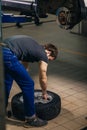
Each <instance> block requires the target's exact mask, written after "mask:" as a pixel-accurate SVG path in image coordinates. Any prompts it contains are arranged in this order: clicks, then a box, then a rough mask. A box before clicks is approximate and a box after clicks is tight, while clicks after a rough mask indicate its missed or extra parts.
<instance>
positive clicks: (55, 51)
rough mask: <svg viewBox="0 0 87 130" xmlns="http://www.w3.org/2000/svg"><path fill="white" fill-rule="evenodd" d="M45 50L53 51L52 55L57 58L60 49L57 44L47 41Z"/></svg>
mask: <svg viewBox="0 0 87 130" xmlns="http://www.w3.org/2000/svg"><path fill="white" fill-rule="evenodd" d="M44 48H45V50H48V51H51V54H50V56H52V57H54V59H56V58H57V55H58V49H57V47H56V46H55V45H53V44H51V43H47V44H45V45H44Z"/></svg>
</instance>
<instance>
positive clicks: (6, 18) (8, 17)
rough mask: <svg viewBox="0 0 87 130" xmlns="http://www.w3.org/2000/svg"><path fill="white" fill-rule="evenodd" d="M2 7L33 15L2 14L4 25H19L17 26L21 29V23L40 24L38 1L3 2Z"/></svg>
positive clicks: (15, 0)
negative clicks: (32, 22) (29, 12)
mask: <svg viewBox="0 0 87 130" xmlns="http://www.w3.org/2000/svg"><path fill="white" fill-rule="evenodd" d="M2 7H3V8H4V9H5V8H10V9H11V8H12V9H14V10H17V11H21V10H22V11H23V10H25V9H26V10H27V11H31V14H32V15H30V16H29V15H28V16H27V15H20V14H19V15H14V14H12V13H11V14H9V13H2V22H3V23H17V26H18V27H20V23H24V22H31V21H34V23H35V24H36V25H39V24H40V20H39V16H38V11H37V0H21V1H18V0H2Z"/></svg>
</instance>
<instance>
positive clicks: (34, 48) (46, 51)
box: [2, 35, 58, 127]
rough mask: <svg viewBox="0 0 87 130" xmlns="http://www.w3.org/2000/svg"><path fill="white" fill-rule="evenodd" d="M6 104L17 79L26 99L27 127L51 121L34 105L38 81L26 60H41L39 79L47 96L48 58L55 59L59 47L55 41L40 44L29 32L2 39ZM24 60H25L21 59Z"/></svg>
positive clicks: (39, 61)
mask: <svg viewBox="0 0 87 130" xmlns="http://www.w3.org/2000/svg"><path fill="white" fill-rule="evenodd" d="M2 52H3V63H4V77H5V91H6V107H7V105H8V98H9V94H10V90H11V87H12V83H13V80H15V81H16V83H17V84H18V85H19V87H20V89H21V91H22V93H23V99H24V110H25V123H24V124H25V125H24V126H25V127H28V126H30V125H31V126H36V127H40V126H44V125H46V124H47V121H45V120H42V119H40V118H38V117H37V116H36V112H35V105H34V81H33V80H32V78H31V77H30V75H29V72H28V71H27V70H26V68H25V66H24V65H23V64H22V62H24V64H25V65H26V66H27V64H26V63H29V62H38V63H39V80H40V86H41V89H42V97H43V98H44V100H47V98H48V96H47V75H46V73H47V67H48V61H49V60H50V61H52V60H55V59H56V58H57V55H58V49H57V47H56V46H54V45H53V44H50V43H48V44H46V45H39V44H38V43H37V41H36V40H34V39H33V38H32V37H30V36H26V35H15V36H12V37H9V38H7V39H5V40H3V43H2ZM20 61H22V62H20Z"/></svg>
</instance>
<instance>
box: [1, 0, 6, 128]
mask: <svg viewBox="0 0 87 130" xmlns="http://www.w3.org/2000/svg"><path fill="white" fill-rule="evenodd" d="M1 15H2V14H1V0H0V42H2V16H1ZM4 92H5V91H4V75H3V58H2V49H1V47H0V130H5V93H4Z"/></svg>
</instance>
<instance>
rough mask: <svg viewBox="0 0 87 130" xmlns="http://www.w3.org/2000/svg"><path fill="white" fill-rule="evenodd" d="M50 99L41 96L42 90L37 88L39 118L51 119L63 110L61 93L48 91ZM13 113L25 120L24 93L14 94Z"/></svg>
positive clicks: (36, 106)
mask: <svg viewBox="0 0 87 130" xmlns="http://www.w3.org/2000/svg"><path fill="white" fill-rule="evenodd" d="M47 92H48V95H49V96H48V100H44V99H42V98H41V97H42V96H41V94H42V91H41V90H35V93H34V95H35V108H36V114H37V116H38V117H39V118H41V119H44V120H51V119H53V118H55V117H56V116H58V115H59V113H60V111H61V98H60V96H59V95H57V94H55V93H53V92H50V91H47ZM11 107H12V113H13V116H14V117H16V118H17V119H19V120H25V118H24V117H25V116H24V104H23V95H22V93H18V94H16V95H15V96H13V98H12V101H11Z"/></svg>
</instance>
